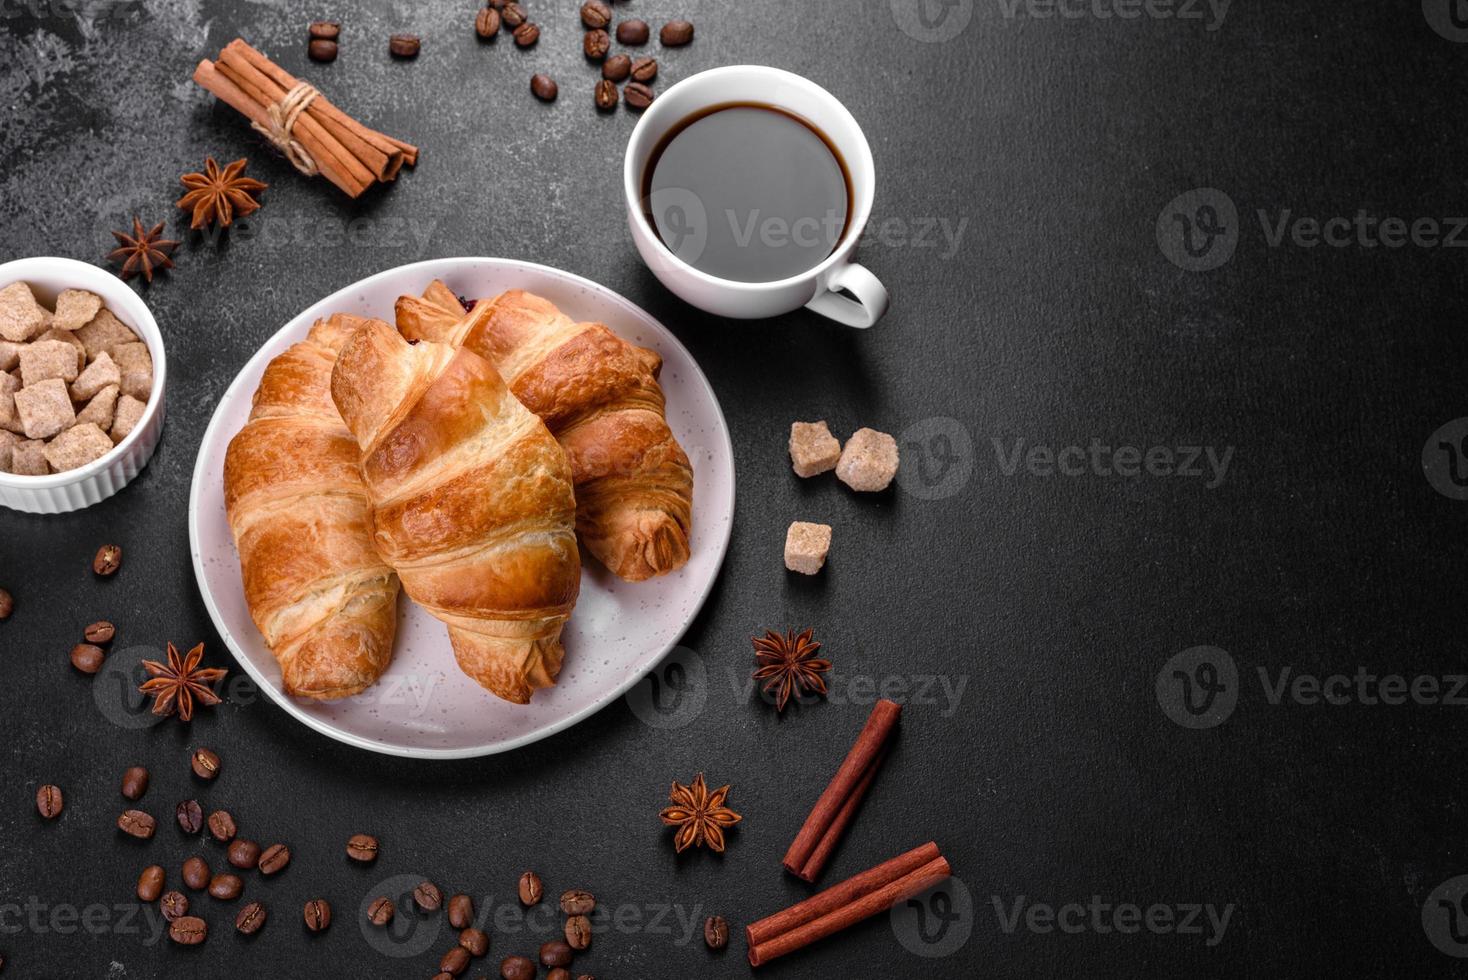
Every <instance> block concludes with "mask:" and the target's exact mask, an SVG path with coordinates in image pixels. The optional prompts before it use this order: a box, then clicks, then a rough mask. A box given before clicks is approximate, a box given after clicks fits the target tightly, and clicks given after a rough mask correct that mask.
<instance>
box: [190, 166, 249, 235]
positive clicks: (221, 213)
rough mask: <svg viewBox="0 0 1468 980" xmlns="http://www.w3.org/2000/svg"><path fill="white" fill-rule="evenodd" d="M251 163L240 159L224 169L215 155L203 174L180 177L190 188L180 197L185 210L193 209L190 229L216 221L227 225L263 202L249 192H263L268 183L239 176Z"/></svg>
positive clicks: (222, 225)
mask: <svg viewBox="0 0 1468 980" xmlns="http://www.w3.org/2000/svg"><path fill="white" fill-rule="evenodd" d="M248 163H249V161H248V160H243V159H241V160H236V161H235V162H234V163H231V164H230V165H229V166H227V167H223V168H221V167H220V166H219V164H217V163H215V162H214V158H213V157H208V158H207V159H205V161H204V172H203V173H197V174H184V175H183V176H182V177H180V178H179V182H180V183H182V184H183V185H184V186H185V187H187V188H188V189H189V192H188V193H187V194H185V195H184V196H183V197H181V198H179V199H178V206H179V207H181V208H183V209H184V210H185V211H187V210H189V209H190V208H192V209H193V212H194V214H193V218H192V219H191V220H190V221H189V227H190V228H203V227H204V226H205V225H208V224H209V223H211V222H214V221H218V222H219V227H221V228H228V227H229V223H230V222H231V221H233V220H234V219H235V218H237V217H238V218H243V217H245V216H246V215H248V214H251V213H253V212H254V211H255V210H257V209H258V208H259V207H260V202H259V201H257V200H255V199H254V198H253V197H251V196H250V195H251V194H258V193H260V192H261V191H263V190H264V189H265V188H266V187H268V186H269V185H268V184H265V183H262V182H261V181H258V180H255V179H254V178H253V177H242V176H240V175H241V174H242V173H244V170H245V167H246V165H247V164H248Z"/></svg>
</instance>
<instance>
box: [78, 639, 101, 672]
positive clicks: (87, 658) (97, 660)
mask: <svg viewBox="0 0 1468 980" xmlns="http://www.w3.org/2000/svg"><path fill="white" fill-rule="evenodd" d="M106 656H107V654H106V653H104V652H103V650H102V648H101V647H99V646H93V645H92V644H90V643H78V644H77V645H76V646H74V647H72V648H71V665H72V666H73V667H75V668H76V669H77V670H79V671H81V672H82V673H83V674H95V673H96V672H97V671H99V670H101V669H102V660H103V659H104V658H105V657H106Z"/></svg>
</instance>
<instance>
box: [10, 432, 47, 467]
mask: <svg viewBox="0 0 1468 980" xmlns="http://www.w3.org/2000/svg"><path fill="white" fill-rule="evenodd" d="M10 472H12V473H14V474H15V475H16V476H45V475H46V474H47V473H49V472H50V470H48V469H47V468H46V444H45V443H44V442H42V441H41V440H40V439H27V440H25V441H24V442H17V443H16V444H15V446H14V448H12V449H11V451H10Z"/></svg>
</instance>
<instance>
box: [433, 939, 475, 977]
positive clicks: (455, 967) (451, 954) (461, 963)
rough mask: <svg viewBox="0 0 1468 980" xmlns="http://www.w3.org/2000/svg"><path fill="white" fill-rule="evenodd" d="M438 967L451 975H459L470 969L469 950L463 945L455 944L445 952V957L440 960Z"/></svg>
mask: <svg viewBox="0 0 1468 980" xmlns="http://www.w3.org/2000/svg"><path fill="white" fill-rule="evenodd" d="M438 968H439V970H440V971H441V972H443V973H447V974H448V975H449V976H451V977H456V976H458V975H459V974H461V973H463V972H464V971H465V970H467V969H469V951H468V950H467V949H465V948H464V947H463V946H455V947H454V948H453V949H451V950H449V951H448V952H447V953H444V954H443V959H441V960H439V961H438Z"/></svg>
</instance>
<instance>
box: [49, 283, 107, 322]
mask: <svg viewBox="0 0 1468 980" xmlns="http://www.w3.org/2000/svg"><path fill="white" fill-rule="evenodd" d="M101 309H102V297H100V296H98V295H97V294H96V293H89V292H87V291H86V290H85V289H63V290H62V291H61V295H60V296H58V297H56V313H55V314H54V315H53V316H52V317H51V326H53V327H55V328H56V329H57V330H80V329H81V328H82V327H84V326H86V325H87V324H88V323H89V322H90V321H91V319H92V317H94V316H96V315H97V314H98V313H99V312H100V311H101Z"/></svg>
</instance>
